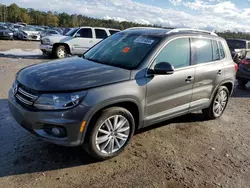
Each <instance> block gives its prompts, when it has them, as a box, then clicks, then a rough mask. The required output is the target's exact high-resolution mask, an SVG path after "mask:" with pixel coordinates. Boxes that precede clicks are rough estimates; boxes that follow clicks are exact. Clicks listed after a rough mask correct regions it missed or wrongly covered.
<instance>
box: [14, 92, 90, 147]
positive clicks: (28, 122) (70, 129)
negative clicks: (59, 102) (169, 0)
mask: <svg viewBox="0 0 250 188" xmlns="http://www.w3.org/2000/svg"><path fill="white" fill-rule="evenodd" d="M9 109H10V111H11V113H12V115H13V117H14V118H15V120H16V121H17V122H18V123H19V124H20V125H21V126H22V127H23V128H25V129H26V130H28V131H29V132H31V133H32V134H34V135H36V136H38V137H40V138H42V139H43V140H45V141H47V142H51V143H53V144H57V145H63V146H78V145H81V144H82V142H83V132H81V131H80V130H81V125H82V122H83V121H84V114H86V113H87V112H88V110H89V108H88V107H86V106H84V105H82V104H80V105H78V106H76V107H75V108H72V109H69V110H59V111H35V110H31V109H29V108H27V107H24V106H23V105H22V104H21V103H20V102H19V101H18V100H17V99H16V98H15V97H14V95H13V94H12V92H11V91H10V92H9ZM48 126H50V127H60V128H63V129H65V130H66V136H65V137H57V136H54V135H52V134H49V133H47V132H45V130H46V127H48Z"/></svg>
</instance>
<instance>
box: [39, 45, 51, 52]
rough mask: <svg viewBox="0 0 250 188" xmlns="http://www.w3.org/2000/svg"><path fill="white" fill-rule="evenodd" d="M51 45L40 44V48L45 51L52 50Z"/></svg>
mask: <svg viewBox="0 0 250 188" xmlns="http://www.w3.org/2000/svg"><path fill="white" fill-rule="evenodd" d="M52 48H53V46H51V45H48V44H40V50H42V51H45V52H49V53H51V52H52Z"/></svg>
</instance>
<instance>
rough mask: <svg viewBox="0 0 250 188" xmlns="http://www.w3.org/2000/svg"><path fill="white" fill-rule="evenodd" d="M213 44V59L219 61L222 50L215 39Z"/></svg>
mask: <svg viewBox="0 0 250 188" xmlns="http://www.w3.org/2000/svg"><path fill="white" fill-rule="evenodd" d="M212 45H213V60H214V61H218V60H220V50H219V47H218V43H217V41H215V40H213V41H212Z"/></svg>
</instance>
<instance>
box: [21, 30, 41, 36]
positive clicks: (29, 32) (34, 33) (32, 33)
mask: <svg viewBox="0 0 250 188" xmlns="http://www.w3.org/2000/svg"><path fill="white" fill-rule="evenodd" d="M23 32H24V33H26V34H27V35H38V34H39V31H25V30H23Z"/></svg>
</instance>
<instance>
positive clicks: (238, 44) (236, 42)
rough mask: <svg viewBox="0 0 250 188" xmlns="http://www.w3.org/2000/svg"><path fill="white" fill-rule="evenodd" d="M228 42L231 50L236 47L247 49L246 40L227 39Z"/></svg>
mask: <svg viewBox="0 0 250 188" xmlns="http://www.w3.org/2000/svg"><path fill="white" fill-rule="evenodd" d="M227 44H228V46H229V48H230V49H231V50H235V49H245V48H246V42H245V41H240V40H227Z"/></svg>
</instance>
